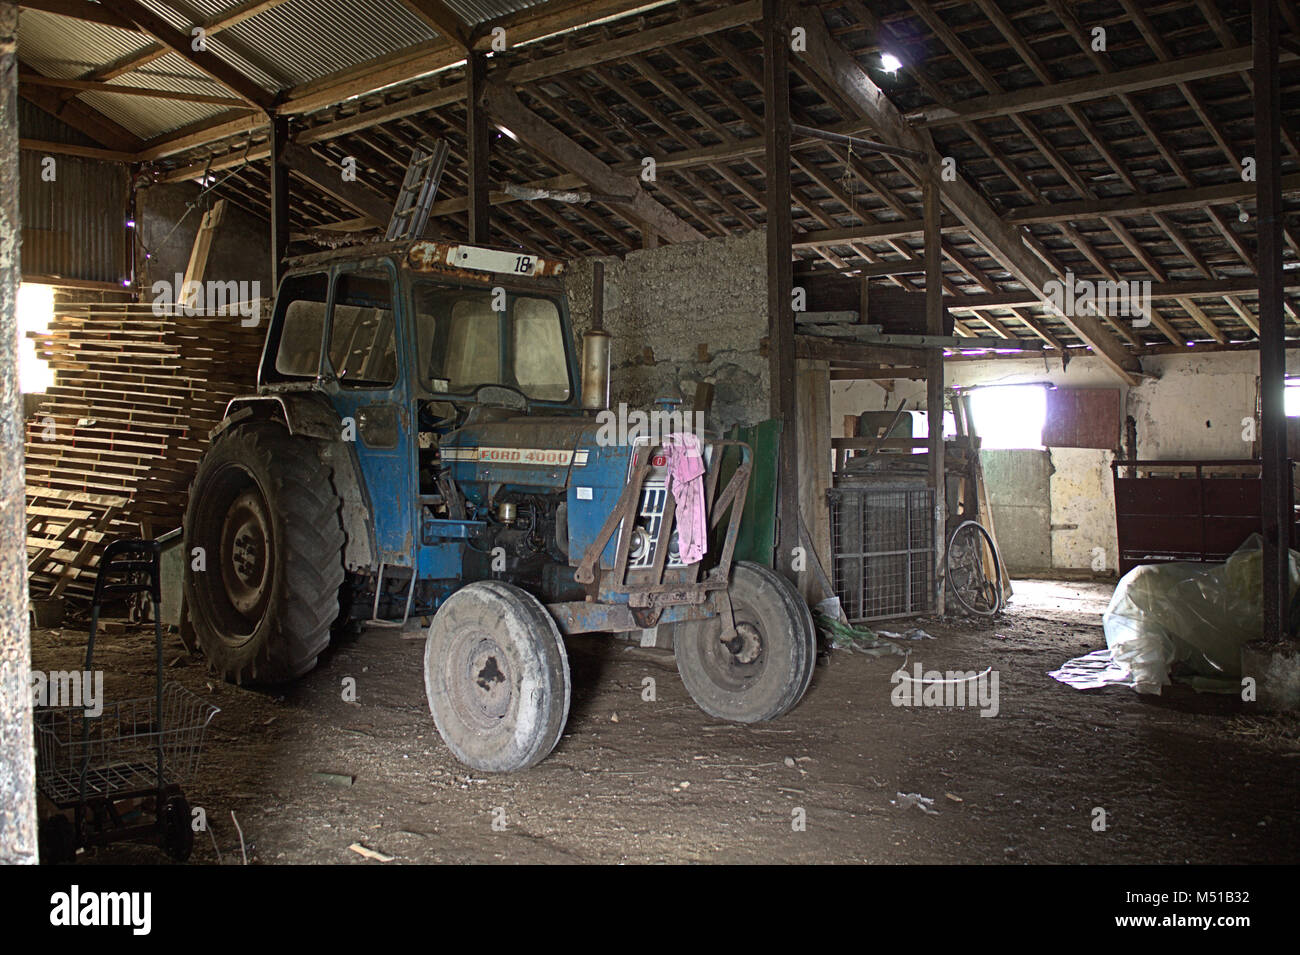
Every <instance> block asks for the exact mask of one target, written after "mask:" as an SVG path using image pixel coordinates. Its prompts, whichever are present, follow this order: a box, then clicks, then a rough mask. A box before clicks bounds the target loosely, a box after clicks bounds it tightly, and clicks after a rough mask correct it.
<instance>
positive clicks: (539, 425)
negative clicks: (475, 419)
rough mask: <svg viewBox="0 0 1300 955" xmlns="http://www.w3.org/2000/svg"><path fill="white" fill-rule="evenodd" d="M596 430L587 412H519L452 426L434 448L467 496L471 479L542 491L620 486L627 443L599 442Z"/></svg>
mask: <svg viewBox="0 0 1300 955" xmlns="http://www.w3.org/2000/svg"><path fill="white" fill-rule="evenodd" d="M598 431H599V426H598V425H597V424H596V422H594V421H592V420H591V419H590V418H577V417H560V416H556V417H537V416H529V415H520V416H517V417H511V418H506V419H505V420H500V421H487V422H480V423H477V424H471V425H467V426H465V427H463V428H461V429H459V430H458V431H453V432H452V433H451V434H449V435H447V436H446V437H445V438H443V439H442V440H441V441H440V442H439V454H440V455H441V457H442V459H443V462H444V463H445V464H446V466H447V467H448V469H449V471H450V473H451V476H452V479H453V480H454V481H455V482H456V483H457V484H458V485H459V486H460V487H461V489H462V491H463V492H465V493H466V496H468V497H471V498H473V497H475V496H476V495H473V494H472V493H471V491H470V486H472V485H479V486H487V485H491V486H492V487H493V488H494V489H495V488H500V487H512V488H519V489H528V490H533V491H541V492H548V491H549V492H553V491H562V490H568V489H569V488H571V487H576V486H583V487H585V488H602V489H615V490H621V489H622V487H623V485H624V483H625V482H626V480H627V473H628V457H629V455H630V454H631V451H632V449H631V448H630V447H628V446H626V445H614V446H604V447H602V446H601V445H599V444H598V443H597V440H596V435H597V432H598ZM584 496H586V495H584Z"/></svg>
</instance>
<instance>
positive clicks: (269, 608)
mask: <svg viewBox="0 0 1300 955" xmlns="http://www.w3.org/2000/svg"><path fill="white" fill-rule="evenodd" d="M340 511H341V505H340V502H339V498H338V495H337V494H336V493H335V491H334V487H333V483H332V481H331V472H330V468H329V466H328V465H327V464H325V463H324V462H322V461H321V459H320V456H319V455H318V454H317V453H316V449H315V447H314V446H313V444H312V442H311V441H309V440H308V439H306V438H298V437H292V436H290V434H289V433H288V431H287V430H286V429H285V428H283V427H281V426H280V425H278V424H276V423H273V422H261V423H257V424H251V425H247V426H245V427H242V428H238V429H237V430H234V431H232V432H228V433H226V434H225V435H222V436H221V437H220V438H219V439H218V440H217V442H216V443H215V444H214V445H213V446H212V448H210V449H209V451H208V453H207V454H206V455H205V456H204V458H203V460H202V461H201V462H200V463H199V470H198V475H197V476H196V477H195V479H194V483H193V484H192V485H191V487H190V499H189V505H188V507H187V508H186V511H185V546H186V555H187V556H186V570H185V605H186V608H187V609H188V612H189V615H190V619H191V621H192V622H193V624H194V630H195V634H196V636H197V637H198V642H199V645H200V646H201V647H202V648H203V652H204V654H206V655H207V658H208V663H209V665H210V666H212V668H213V669H214V670H216V671H217V672H218V673H221V674H222V675H223V676H225V677H226V679H228V680H233V681H234V682H236V683H246V682H257V683H282V682H285V681H288V680H292V679H295V678H297V677H300V676H302V675H303V674H304V673H306V672H307V671H308V670H310V669H311V668H312V667H314V666H315V665H316V658H317V656H318V655H319V654H320V653H321V651H323V650H324V649H325V648H326V647H327V646H328V645H329V640H330V625H331V624H332V623H333V622H334V621H335V619H336V618H337V617H338V615H339V588H340V586H341V585H342V583H343V577H344V571H343V547H344V536H343V525H342V520H341V517H340ZM196 547H201V548H203V569H201V570H199V569H196V564H195V560H196V558H195V556H194V553H195V552H194V548H196Z"/></svg>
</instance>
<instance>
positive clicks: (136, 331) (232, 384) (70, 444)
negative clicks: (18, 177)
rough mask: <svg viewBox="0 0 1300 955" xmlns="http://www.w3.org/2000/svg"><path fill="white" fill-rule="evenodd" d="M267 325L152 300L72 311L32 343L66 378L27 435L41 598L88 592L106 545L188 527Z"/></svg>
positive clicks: (63, 310)
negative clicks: (217, 432) (207, 455)
mask: <svg viewBox="0 0 1300 955" xmlns="http://www.w3.org/2000/svg"><path fill="white" fill-rule="evenodd" d="M262 314H263V315H268V314H269V308H268V306H267V304H266V303H262ZM265 328H266V323H265V321H261V322H258V323H257V325H251V324H250V325H249V326H244V325H243V324H241V320H240V318H239V317H238V316H237V315H219V316H206V315H188V314H183V313H178V312H175V311H171V310H169V311H168V312H167V313H166V314H162V315H157V314H155V313H154V308H153V306H152V305H151V304H140V305H133V304H109V305H105V304H92V305H76V304H68V305H60V306H59V307H58V309H57V313H56V317H55V320H54V322H53V323H52V326H51V330H50V331H49V332H42V333H32V334H31V335H30V336H29V337H31V338H33V339H34V340H35V342H36V349H37V352H38V354H40V355H41V356H42V357H43V358H45V359H46V360H47V361H49V362H50V364H51V366H52V367H53V368H54V371H55V384H54V385H53V386H52V387H51V388H50V389H49V390H48V391H47V392H46V400H45V401H44V403H43V404H42V405H41V408H40V410H39V412H38V413H37V414H36V416H35V417H34V418H33V419H31V420H30V421H29V423H28V433H27V449H26V450H27V551H28V572H29V579H30V583H31V589H32V593H33V595H35V596H49V597H59V596H78V597H86V596H89V594H90V592H91V589H92V587H93V584H94V577H93V569H94V566H95V558H96V556H97V555H98V553H99V551H100V549H101V541H103V540H104V539H105V538H112V537H118V536H130V537H139V536H143V537H156V536H159V535H161V534H164V533H166V532H167V531H169V530H172V529H173V528H175V527H179V526H180V524H181V520H182V517H183V515H184V510H185V500H186V493H187V489H188V487H189V484H190V481H191V480H192V478H193V476H194V471H195V467H196V465H197V463H198V460H199V458H200V457H201V456H202V454H203V451H204V449H205V448H206V447H207V444H208V433H209V431H211V429H212V428H213V427H214V426H215V425H216V424H217V423H218V422H219V421H220V420H221V415H222V412H223V411H224V409H225V406H226V403H227V402H228V401H229V400H230V398H232V397H233V396H235V395H236V394H241V393H247V392H249V391H250V390H251V389H252V388H253V386H254V384H255V381H256V377H257V362H258V359H259V357H260V354H261V345H262V337H263V334H264V332H265Z"/></svg>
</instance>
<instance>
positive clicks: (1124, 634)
mask: <svg viewBox="0 0 1300 955" xmlns="http://www.w3.org/2000/svg"><path fill="white" fill-rule="evenodd" d="M1290 553H1291V557H1290V567H1289V570H1290V577H1291V596H1292V597H1294V596H1295V592H1296V588H1297V587H1298V586H1300V554H1298V553H1297V552H1296V551H1294V550H1293V551H1291V552H1290ZM1263 560H1264V551H1263V538H1261V537H1260V535H1258V534H1252V535H1251V536H1250V538H1249V539H1248V540H1247V541H1246V542H1245V543H1244V544H1242V545H1241V546H1240V547H1238V548H1237V550H1236V551H1234V552H1233V554H1232V556H1230V557H1229V558H1228V559H1227V561H1225V562H1224V563H1222V564H1202V563H1184V562H1175V563H1167V564H1143V565H1142V566H1140V567H1135V568H1134V569H1133V570H1131V571H1129V572H1128V573H1127V574H1125V575H1124V577H1123V579H1121V580H1120V582H1119V584H1118V586H1116V588H1115V593H1114V595H1113V596H1112V597H1111V599H1110V606H1109V607H1107V608H1106V613H1105V615H1104V616H1103V617H1102V627H1103V629H1104V630H1105V632H1106V644H1107V646H1108V647H1109V649H1110V654H1111V662H1112V669H1111V673H1110V674H1108V675H1112V677H1114V676H1118V675H1119V674H1118V673H1117V672H1115V671H1122V672H1126V673H1127V675H1128V679H1123V680H1121V679H1114V678H1112V679H1111V680H1108V681H1106V682H1122V683H1126V684H1128V685H1131V686H1133V688H1134V689H1136V690H1137V691H1138V692H1139V693H1154V694H1159V693H1160V688H1161V687H1163V686H1167V685H1169V682H1170V672H1171V670H1175V669H1177V670H1178V672H1180V673H1181V672H1184V671H1185V672H1186V673H1187V674H1188V675H1190V676H1191V678H1192V679H1191V682H1192V683H1193V685H1195V686H1197V687H1198V688H1200V689H1227V688H1228V687H1229V686H1230V685H1231V686H1232V687H1234V688H1236V687H1239V685H1240V681H1241V648H1242V646H1243V645H1244V644H1246V643H1248V642H1249V641H1251V640H1256V639H1258V638H1259V637H1260V635H1261V634H1262V633H1263V631H1264V608H1263V589H1264V588H1263ZM1071 662H1074V661H1071ZM1068 667H1069V664H1067V665H1066V667H1065V668H1063V669H1062V671H1060V672H1065V671H1066V670H1067V669H1068ZM1062 682H1069V683H1071V685H1075V684H1074V683H1073V682H1072V681H1070V680H1063V681H1062Z"/></svg>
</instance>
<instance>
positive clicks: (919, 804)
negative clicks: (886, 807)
mask: <svg viewBox="0 0 1300 955" xmlns="http://www.w3.org/2000/svg"><path fill="white" fill-rule="evenodd" d="M894 795H895V798H894V799H891V800H889V801H890V803H892V804H893V805H895V806H897V807H898V808H899V809H911V808H912V807H913V806H915V807H916V808H917V809H919V810H921V812H923V813H925V814H926V815H927V816H937V815H939V810H937V809H934V808H932V807H933V806H934V800H933V799H931V798H930V797H929V796H922V795H921V794H920V793H895V794H894Z"/></svg>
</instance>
